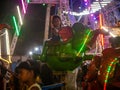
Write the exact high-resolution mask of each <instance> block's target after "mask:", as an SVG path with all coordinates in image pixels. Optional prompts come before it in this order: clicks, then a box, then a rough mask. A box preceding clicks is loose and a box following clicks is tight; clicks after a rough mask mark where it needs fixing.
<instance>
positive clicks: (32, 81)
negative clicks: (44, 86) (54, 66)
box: [18, 60, 41, 90]
mask: <svg viewBox="0 0 120 90" xmlns="http://www.w3.org/2000/svg"><path fill="white" fill-rule="evenodd" d="M37 66H38V63H37V62H35V61H30V60H27V61H26V62H21V63H20V64H19V66H18V69H19V73H18V77H19V80H20V82H22V83H25V84H26V86H27V87H26V90H41V87H40V85H39V84H38V82H37V81H36V78H37V76H38V75H39V72H40V70H39V68H37Z"/></svg>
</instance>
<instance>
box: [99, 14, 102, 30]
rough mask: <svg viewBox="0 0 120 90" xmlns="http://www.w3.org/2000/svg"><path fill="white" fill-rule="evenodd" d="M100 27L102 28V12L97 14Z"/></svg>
mask: <svg viewBox="0 0 120 90" xmlns="http://www.w3.org/2000/svg"><path fill="white" fill-rule="evenodd" d="M99 22H100V29H102V25H103V23H102V14H99Z"/></svg>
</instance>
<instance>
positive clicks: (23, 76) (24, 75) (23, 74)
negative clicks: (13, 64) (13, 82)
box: [18, 69, 32, 82]
mask: <svg viewBox="0 0 120 90" xmlns="http://www.w3.org/2000/svg"><path fill="white" fill-rule="evenodd" d="M31 75H32V71H30V70H27V69H20V70H19V74H18V77H19V79H20V80H21V81H22V82H27V81H28V80H29V79H30V78H31Z"/></svg>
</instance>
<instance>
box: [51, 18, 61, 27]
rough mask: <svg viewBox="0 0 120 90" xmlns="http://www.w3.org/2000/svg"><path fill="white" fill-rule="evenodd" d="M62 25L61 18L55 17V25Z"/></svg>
mask: <svg viewBox="0 0 120 90" xmlns="http://www.w3.org/2000/svg"><path fill="white" fill-rule="evenodd" d="M60 25H61V21H60V19H59V18H55V19H54V20H53V26H54V27H60Z"/></svg>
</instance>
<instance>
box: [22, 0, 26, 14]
mask: <svg viewBox="0 0 120 90" xmlns="http://www.w3.org/2000/svg"><path fill="white" fill-rule="evenodd" d="M21 2H22V8H23V12H24V14H25V13H26V9H25V4H24V1H23V0H21Z"/></svg>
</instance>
